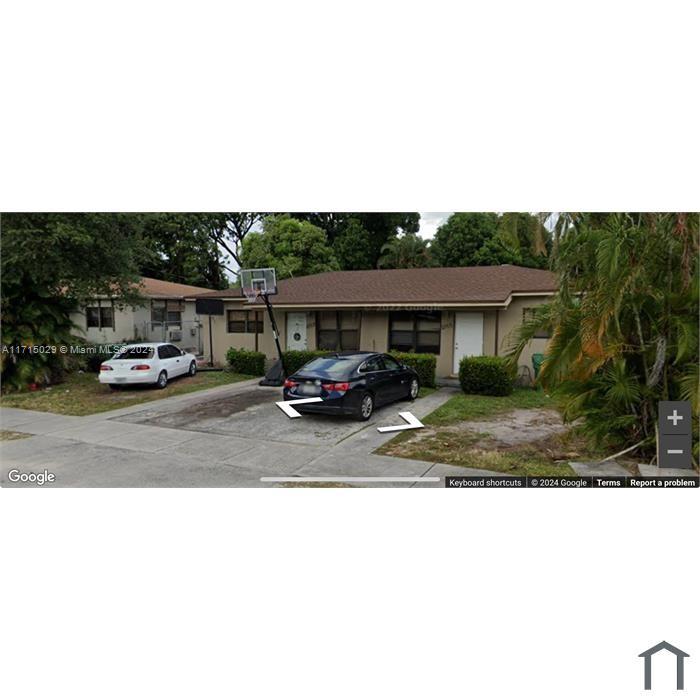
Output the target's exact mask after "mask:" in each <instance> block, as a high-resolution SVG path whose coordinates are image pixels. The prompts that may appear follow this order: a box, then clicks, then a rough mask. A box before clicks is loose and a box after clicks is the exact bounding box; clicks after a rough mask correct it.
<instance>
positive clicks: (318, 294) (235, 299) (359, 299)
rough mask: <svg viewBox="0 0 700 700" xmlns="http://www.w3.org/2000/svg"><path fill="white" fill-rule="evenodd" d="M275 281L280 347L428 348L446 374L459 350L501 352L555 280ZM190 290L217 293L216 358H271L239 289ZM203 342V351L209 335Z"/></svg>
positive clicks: (517, 272)
mask: <svg viewBox="0 0 700 700" xmlns="http://www.w3.org/2000/svg"><path fill="white" fill-rule="evenodd" d="M278 289H279V294H278V295H277V296H273V297H270V300H271V302H272V303H273V306H274V309H275V318H276V321H277V325H278V327H279V331H280V340H281V344H282V347H283V349H287V350H306V349H309V350H315V349H323V350H370V351H377V352H391V351H392V350H397V351H407V352H427V353H434V354H435V355H437V376H438V377H443V378H444V377H452V376H456V375H457V373H458V371H459V361H460V360H461V359H462V358H463V357H465V356H467V355H502V354H504V353H505V351H506V350H507V347H508V343H507V337H508V334H509V333H510V332H511V331H512V330H513V329H514V328H515V327H517V326H518V325H520V324H521V323H522V321H523V320H524V319H525V318H527V317H528V315H529V313H530V311H531V310H532V309H533V308H534V307H535V306H537V305H538V304H541V303H542V302H544V301H545V300H546V299H547V298H548V297H550V296H551V295H552V294H553V293H554V291H555V290H556V278H555V275H554V274H553V273H551V272H549V271H547V270H535V269H531V268H526V267H517V266H514V265H499V266H494V267H451V268H423V269H413V270H358V271H347V272H324V273H321V274H317V275H309V276H307V277H298V278H295V279H286V280H282V281H280V282H278ZM198 296H199V297H209V298H212V297H214V298H219V299H223V300H224V315H223V316H212V338H213V347H214V353H213V354H214V362H215V363H217V364H222V365H223V364H224V363H225V357H226V351H227V350H228V348H230V347H234V348H246V349H250V350H260V351H262V352H264V353H265V354H266V355H267V356H268V358H272V357H275V356H276V350H275V344H274V338H273V336H272V330H271V326H270V321H269V319H268V317H267V313H266V311H265V307H264V305H263V304H262V302H260V301H258V302H255V303H253V304H249V303H248V302H247V300H246V299H244V298H242V297H241V296H240V292H239V290H238V289H228V290H225V291H222V292H209V293H207V294H202V295H198ZM206 322H207V323H208V320H207V321H206ZM203 340H204V354H205V356H206V357H208V356H209V338H208V333H205V334H204V338H203ZM546 342H547V341H546V335H545V334H544V333H543V334H542V337H540V338H538V339H535V340H533V341H532V342H531V343H530V344H529V345H528V347H527V348H526V349H525V351H524V352H523V355H522V357H521V358H520V364H521V365H526V366H527V367H528V368H529V369H530V372H532V363H531V358H532V354H533V353H535V352H542V351H543V350H544V347H545V345H546Z"/></svg>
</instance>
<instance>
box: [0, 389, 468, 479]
mask: <svg viewBox="0 0 700 700" xmlns="http://www.w3.org/2000/svg"><path fill="white" fill-rule="evenodd" d="M454 391H455V390H454V389H448V388H444V389H441V390H439V391H437V392H435V393H433V394H431V395H430V396H427V397H425V398H423V399H419V400H417V401H415V402H413V403H409V402H405V401H403V402H398V403H395V404H392V405H390V406H386V407H383V408H381V409H379V410H377V411H376V412H375V414H374V416H373V417H372V419H371V420H370V421H368V422H366V423H361V422H358V421H355V420H353V419H351V418H341V417H332V416H312V415H304V416H302V417H301V418H295V419H290V418H288V417H287V416H286V415H285V414H284V413H283V412H282V411H281V410H280V409H279V408H278V407H277V406H276V405H275V402H276V401H279V400H280V399H281V391H280V389H278V388H271V387H260V386H258V385H257V381H255V380H251V381H248V382H240V383H238V384H234V385H227V386H223V387H216V388H214V389H209V390H206V391H201V392H197V393H193V394H185V395H182V396H175V397H172V398H168V399H162V400H159V401H153V402H151V403H149V404H147V405H144V404H141V405H138V406H132V407H129V408H123V409H118V410H115V411H110V412H107V413H100V414H96V415H93V416H84V417H74V416H60V415H55V414H50V413H41V412H37V411H24V410H20V409H12V408H0V427H2V429H3V430H12V431H15V432H20V433H27V434H29V435H31V437H28V438H24V439H19V440H12V441H3V442H0V461H1V463H2V469H1V470H0V485H2V486H3V487H11V486H25V485H34V484H27V483H26V482H13V481H12V480H11V479H10V477H9V474H10V472H11V471H12V470H19V471H20V472H34V473H40V472H43V471H44V470H46V471H48V472H49V473H51V474H54V475H55V481H53V482H51V483H46V484H44V486H42V488H46V487H48V486H58V487H83V486H99V487H159V486H168V487H198V486H200V487H214V486H219V487H221V486H227V487H228V486H238V487H241V486H242V487H253V486H255V487H259V486H274V485H279V484H280V483H281V482H280V481H279V480H282V482H284V481H286V480H288V479H289V478H290V477H292V478H294V477H302V478H313V479H321V480H324V481H329V482H334V481H338V480H348V481H350V483H352V484H353V485H357V486H368V485H370V486H413V485H420V486H441V485H442V477H444V476H445V475H446V474H454V473H455V472H457V473H460V472H461V471H462V470H461V469H460V468H456V467H449V466H445V465H439V464H434V463H431V462H422V461H418V460H405V459H398V458H394V457H386V456H380V455H374V454H371V453H372V452H373V451H374V450H375V449H376V448H377V447H379V446H380V445H381V444H383V443H384V442H386V441H387V440H389V439H391V437H393V433H379V432H378V431H377V427H378V426H388V425H398V424H401V423H402V420H401V418H400V417H399V415H398V414H399V412H400V411H411V412H412V413H413V414H414V415H415V416H417V417H418V418H421V417H423V416H425V415H427V414H428V413H430V412H431V411H433V410H434V409H435V408H437V407H438V406H439V405H441V404H442V403H444V402H445V401H446V400H447V399H448V398H449V397H450V396H451V395H452V394H453V393H454ZM472 472H474V473H479V472H477V471H476V470H470V473H472ZM425 477H428V478H429V479H431V480H430V481H421V482H416V479H422V478H425ZM365 479H367V481H365ZM353 480H355V481H353ZM358 480H361V481H358Z"/></svg>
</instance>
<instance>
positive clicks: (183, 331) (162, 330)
mask: <svg viewBox="0 0 700 700" xmlns="http://www.w3.org/2000/svg"><path fill="white" fill-rule="evenodd" d="M138 291H139V293H140V295H141V296H142V297H143V303H142V304H141V305H139V306H133V307H132V306H126V307H122V306H121V304H120V302H119V300H118V299H115V298H112V297H109V296H106V295H105V296H102V297H96V298H95V299H92V300H91V301H89V302H88V303H87V304H86V305H85V306H84V307H83V308H82V309H80V311H78V312H76V313H74V314H72V315H71V320H72V321H73V323H74V324H75V326H76V328H75V329H74V332H75V333H76V334H77V335H81V336H83V337H84V338H85V340H86V341H88V342H89V343H93V344H95V345H99V344H108V343H119V342H121V341H123V340H134V339H139V340H143V341H147V342H158V341H165V342H171V343H174V344H175V345H177V346H178V347H180V348H182V349H183V350H187V351H189V352H195V353H196V354H200V353H201V352H202V349H203V347H202V333H201V322H200V319H199V317H198V316H197V314H196V311H195V300H194V296H195V295H197V294H206V293H211V292H212V290H211V289H206V288H205V287H194V286H192V285H189V284H177V283H175V282H166V281H164V280H157V279H153V278H152V277H142V278H141V280H140V284H139V289H138Z"/></svg>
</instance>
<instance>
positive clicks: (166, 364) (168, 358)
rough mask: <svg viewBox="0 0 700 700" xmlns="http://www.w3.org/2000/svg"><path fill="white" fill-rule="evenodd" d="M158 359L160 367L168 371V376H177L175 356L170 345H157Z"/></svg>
mask: <svg viewBox="0 0 700 700" xmlns="http://www.w3.org/2000/svg"><path fill="white" fill-rule="evenodd" d="M158 359H159V360H160V368H161V369H164V370H165V371H166V372H167V373H168V377H169V378H172V377H177V369H178V368H177V365H176V364H175V356H174V353H173V346H172V345H159V346H158Z"/></svg>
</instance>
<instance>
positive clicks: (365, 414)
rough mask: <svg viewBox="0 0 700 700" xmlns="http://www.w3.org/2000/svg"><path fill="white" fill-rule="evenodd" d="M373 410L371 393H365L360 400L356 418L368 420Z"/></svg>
mask: <svg viewBox="0 0 700 700" xmlns="http://www.w3.org/2000/svg"><path fill="white" fill-rule="evenodd" d="M373 411H374V399H373V398H372V395H371V394H365V395H364V396H363V397H362V400H361V401H360V407H359V409H358V411H357V419H358V420H369V419H370V417H371V416H372V412H373Z"/></svg>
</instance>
